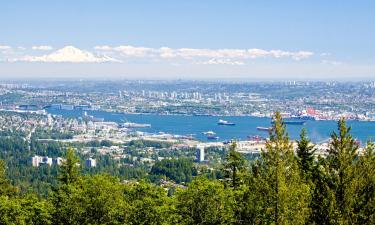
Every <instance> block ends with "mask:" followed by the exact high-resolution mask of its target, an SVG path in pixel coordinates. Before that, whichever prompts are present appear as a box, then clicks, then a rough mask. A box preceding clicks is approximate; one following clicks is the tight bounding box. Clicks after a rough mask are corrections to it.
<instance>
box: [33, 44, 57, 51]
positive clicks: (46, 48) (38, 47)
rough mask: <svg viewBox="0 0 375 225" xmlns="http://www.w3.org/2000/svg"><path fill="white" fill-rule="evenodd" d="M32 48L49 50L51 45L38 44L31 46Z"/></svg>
mask: <svg viewBox="0 0 375 225" xmlns="http://www.w3.org/2000/svg"><path fill="white" fill-rule="evenodd" d="M31 49H32V50H41V51H50V50H52V49H53V47H52V46H49V45H39V46H32V47H31Z"/></svg>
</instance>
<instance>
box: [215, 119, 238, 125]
mask: <svg viewBox="0 0 375 225" xmlns="http://www.w3.org/2000/svg"><path fill="white" fill-rule="evenodd" d="M217 124H218V125H227V126H234V125H236V124H235V123H232V122H229V121H226V120H219V122H217Z"/></svg>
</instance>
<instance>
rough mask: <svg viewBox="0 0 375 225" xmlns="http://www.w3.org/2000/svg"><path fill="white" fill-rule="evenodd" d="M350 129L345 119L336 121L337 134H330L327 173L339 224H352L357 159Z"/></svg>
mask: <svg viewBox="0 0 375 225" xmlns="http://www.w3.org/2000/svg"><path fill="white" fill-rule="evenodd" d="M350 130H351V127H347V126H346V122H345V119H343V118H342V119H340V120H339V121H338V133H336V132H333V133H332V134H331V139H332V140H331V143H330V148H329V152H328V153H329V154H328V156H327V160H328V173H329V176H330V188H331V189H332V190H333V192H334V194H335V200H336V209H337V217H338V218H337V219H338V221H339V222H340V223H344V224H353V222H354V221H351V219H352V216H351V215H352V213H353V208H352V205H353V200H354V198H353V194H354V192H353V188H352V182H353V181H354V178H355V175H356V174H355V171H354V168H355V167H354V163H355V160H356V158H357V156H358V155H357V151H358V148H359V145H358V143H357V142H356V140H355V139H354V138H353V137H352V135H351V134H350Z"/></svg>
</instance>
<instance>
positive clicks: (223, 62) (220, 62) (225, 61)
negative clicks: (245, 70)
mask: <svg viewBox="0 0 375 225" xmlns="http://www.w3.org/2000/svg"><path fill="white" fill-rule="evenodd" d="M197 64H201V65H232V66H242V65H245V63H244V62H242V61H232V60H230V59H215V58H213V59H210V60H208V61H205V62H199V63H197Z"/></svg>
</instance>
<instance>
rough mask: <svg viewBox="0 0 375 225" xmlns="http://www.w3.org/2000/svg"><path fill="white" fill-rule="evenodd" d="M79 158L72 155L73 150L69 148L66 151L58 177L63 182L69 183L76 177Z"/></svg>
mask: <svg viewBox="0 0 375 225" xmlns="http://www.w3.org/2000/svg"><path fill="white" fill-rule="evenodd" d="M78 163H79V159H78V157H77V156H75V155H74V150H73V149H72V148H69V149H68V151H67V153H66V159H65V160H64V161H63V162H62V164H61V166H60V175H59V179H60V181H61V182H62V183H63V184H66V185H68V184H71V183H73V182H75V181H76V180H77V179H78V173H79V168H78Z"/></svg>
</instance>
